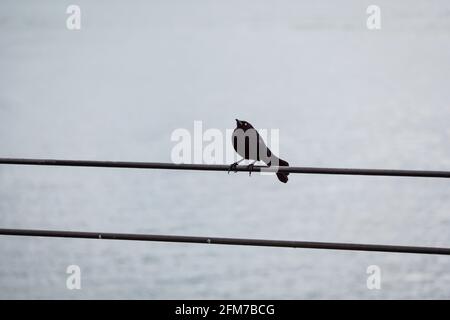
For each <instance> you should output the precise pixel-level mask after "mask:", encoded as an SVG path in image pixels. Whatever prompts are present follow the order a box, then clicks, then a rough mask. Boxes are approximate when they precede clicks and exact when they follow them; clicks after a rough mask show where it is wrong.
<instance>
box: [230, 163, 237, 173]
mask: <svg viewBox="0 0 450 320" xmlns="http://www.w3.org/2000/svg"><path fill="white" fill-rule="evenodd" d="M238 163H239V162H235V163H233V164H231V165H230V167H229V168H228V174H230V171H234V172H237V170H236V167H237V165H238Z"/></svg>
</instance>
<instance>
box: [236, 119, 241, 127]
mask: <svg viewBox="0 0 450 320" xmlns="http://www.w3.org/2000/svg"><path fill="white" fill-rule="evenodd" d="M236 124H237V126H238V127H239V126H240V125H241V124H242V122H241V120H239V119H236Z"/></svg>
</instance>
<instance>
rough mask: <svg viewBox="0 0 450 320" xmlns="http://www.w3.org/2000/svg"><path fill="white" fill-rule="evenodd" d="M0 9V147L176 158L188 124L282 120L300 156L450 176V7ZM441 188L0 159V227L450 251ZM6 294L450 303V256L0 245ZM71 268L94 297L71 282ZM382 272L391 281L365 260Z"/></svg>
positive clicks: (47, 154)
mask: <svg viewBox="0 0 450 320" xmlns="http://www.w3.org/2000/svg"><path fill="white" fill-rule="evenodd" d="M77 4H78V5H80V7H81V10H82V30H81V31H77V32H71V31H68V30H67V29H66V28H65V19H66V17H67V15H66V14H65V9H66V5H67V4H65V3H61V2H58V1H39V2H36V1H34V2H33V1H20V2H17V1H2V2H1V4H0V156H2V157H29V158H34V157H35V158H61V159H71V158H73V159H93V160H124V161H126V160H129V161H161V162H168V161H170V152H171V150H172V147H173V146H174V143H173V142H171V141H170V135H171V133H172V132H173V130H175V129H177V128H187V129H189V130H192V129H193V123H194V121H195V120H202V121H203V126H204V128H205V129H207V128H219V129H221V130H226V129H231V128H233V126H234V119H235V118H236V117H238V118H242V119H245V120H248V121H250V122H252V123H253V124H254V125H255V126H256V127H258V128H267V129H270V128H278V129H280V142H281V145H280V150H281V154H282V157H283V158H285V159H286V160H288V161H289V162H290V163H291V164H294V165H302V166H332V167H363V168H393V169H429V170H450V149H449V144H448V141H449V137H450V126H449V125H448V123H449V120H450V106H449V101H450V91H449V90H448V83H449V82H450V62H449V57H450V41H449V40H450V19H449V17H450V4H449V3H448V1H443V0H442V1H425V0H423V1H395V3H392V2H390V1H378V2H377V4H378V5H379V6H380V7H381V10H382V29H381V30H379V31H369V30H367V29H366V26H365V22H366V13H365V10H366V8H367V6H368V5H369V4H371V3H369V2H364V1H363V2H361V1H356V0H355V1H344V2H342V1H341V2H340V3H339V5H338V4H337V3H335V2H334V1H331V0H327V1H322V2H321V3H320V4H317V3H314V2H309V3H307V2H298V1H281V2H280V1H276V2H275V1H268V0H267V1H263V2H261V1H246V2H242V1H227V2H226V3H225V2H223V3H220V2H213V1H203V0H202V1H200V0H195V1H190V2H189V3H187V2H184V1H152V2H148V1H138V2H133V5H130V4H129V3H128V2H126V1H115V2H112V1H78V2H77ZM449 192H450V186H449V183H448V181H447V180H445V179H414V178H386V177H384V178H383V177H346V176H335V177H333V176H313V175H311V176H307V175H291V176H290V181H289V183H288V184H287V185H282V184H281V183H279V182H278V181H277V180H276V179H275V178H274V177H265V176H259V175H253V176H252V177H251V178H248V176H247V175H246V174H244V173H239V174H230V175H227V174H226V173H224V172H177V171H160V170H155V171H151V170H142V171H141V170H126V169H124V170H120V169H95V168H58V167H54V168H50V167H18V166H17V167H16V166H6V165H3V166H0V226H1V227H2V228H36V229H38V228H42V229H62V230H84V231H104V232H129V233H132V232H136V233H156V234H176V235H199V236H203V235H204V236H221V237H248V238H267V239H291V240H311V241H336V242H338V241H342V242H361V243H380V244H399V245H423V246H450V236H449V232H448V230H449V227H450V211H449V209H450V197H449ZM0 257H1V259H0V288H1V290H0V298H8V299H9V298H14V299H15V298H39V299H41V298H64V299H66V298H75V299H80V298H135V299H144V298H157V299H165V298H174V299H176V298H180V299H187V298H219V299H220V298H225V299H226V298H237V299H240V298H242V299H244V298H245V299H250V298H267V299H271V298H350V299H353V298H363V299H372V298H388V299H391V298H450V291H449V289H448V288H449V285H450V274H449V273H448V270H449V268H450V259H449V258H448V257H446V256H426V255H420V256H419V255H402V254H385V253H364V252H337V251H320V250H303V249H279V248H256V247H255V248H253V247H234V246H233V247H232V246H207V245H189V244H167V243H139V242H121V241H93V240H80V239H63V240H62V239H43V238H25V237H17V238H16V237H1V238H0ZM71 264H76V265H79V266H80V268H81V270H82V289H81V290H72V291H71V290H67V289H66V278H67V274H66V268H67V266H69V265H71ZM369 265H378V266H379V267H380V268H381V272H382V273H381V274H382V288H381V290H368V289H367V287H366V280H367V276H368V275H367V274H366V269H367V267H368V266H369Z"/></svg>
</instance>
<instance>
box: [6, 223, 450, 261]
mask: <svg viewBox="0 0 450 320" xmlns="http://www.w3.org/2000/svg"><path fill="white" fill-rule="evenodd" d="M0 235H7V236H26V237H53V238H82V239H101V240H129V241H157V242H178V243H201V244H219V245H236V246H258V247H281V248H305V249H329V250H350V251H377V252H396V253H415V254H439V255H450V248H439V247H412V246H396V245H379V244H360V243H335V242H310V241H289V240H266V239H242V238H217V237H193V236H175V235H153V234H131V233H105V232H80V231H55V230H26V229H0Z"/></svg>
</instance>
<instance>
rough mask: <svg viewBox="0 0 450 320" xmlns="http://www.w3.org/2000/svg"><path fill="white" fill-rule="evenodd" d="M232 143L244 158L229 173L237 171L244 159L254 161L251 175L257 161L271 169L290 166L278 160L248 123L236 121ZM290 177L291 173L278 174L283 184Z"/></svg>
mask: <svg viewBox="0 0 450 320" xmlns="http://www.w3.org/2000/svg"><path fill="white" fill-rule="evenodd" d="M232 141H233V147H234V150H235V151H236V152H237V154H239V155H240V156H241V157H242V159H241V160H239V161H238V162H235V163H233V164H232V165H230V169H229V171H228V173H229V172H230V171H231V170H235V169H236V166H237V165H238V164H239V163H240V162H242V161H243V160H244V159H246V160H254V161H253V162H252V163H251V164H250V165H249V166H248V168H249V170H250V171H249V175H250V174H251V173H252V170H253V167H254V165H255V163H256V162H257V161H262V162H264V163H265V164H266V165H267V166H269V167H270V166H272V165H275V166H289V163H288V162H287V161H284V160H282V159H280V158H278V157H277V156H276V155H274V154H273V153H272V151H270V149H269V148H268V147H267V146H266V144H265V142H264V140H263V138H262V137H261V136H260V135H259V133H258V131H257V130H256V129H255V128H253V126H252V125H251V124H250V123H249V122H247V121H243V120H238V119H236V129H234V131H233V135H232ZM288 175H289V173H285V172H277V177H278V180H280V181H281V182H283V183H286V182H287V181H288Z"/></svg>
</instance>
